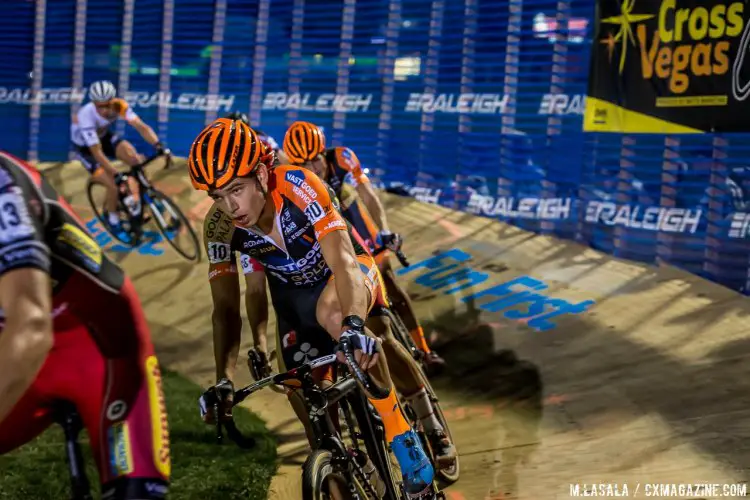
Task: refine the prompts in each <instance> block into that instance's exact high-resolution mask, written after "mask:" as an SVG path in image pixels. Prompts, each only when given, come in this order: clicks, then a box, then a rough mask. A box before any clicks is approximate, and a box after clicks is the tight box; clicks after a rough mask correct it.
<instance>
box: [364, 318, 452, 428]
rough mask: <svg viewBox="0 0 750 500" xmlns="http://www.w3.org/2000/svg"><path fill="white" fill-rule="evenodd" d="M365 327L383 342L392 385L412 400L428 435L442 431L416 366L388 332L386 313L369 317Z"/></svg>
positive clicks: (389, 322) (390, 331) (388, 322)
mask: <svg viewBox="0 0 750 500" xmlns="http://www.w3.org/2000/svg"><path fill="white" fill-rule="evenodd" d="M367 326H368V327H369V328H371V329H372V332H373V333H374V334H375V335H376V336H377V337H378V338H380V339H381V340H382V341H383V344H382V345H383V352H385V355H386V358H387V359H388V368H389V369H390V370H391V374H392V377H393V384H394V385H395V386H396V389H398V391H399V392H400V393H401V394H402V395H403V396H404V397H405V398H406V399H409V400H410V401H412V405H413V406H414V410H415V411H416V413H417V418H419V420H420V421H421V422H422V424H423V425H424V427H425V429H426V430H427V431H428V432H432V431H438V430H442V429H443V426H442V425H440V421H439V420H438V419H437V417H436V416H435V412H434V410H433V408H432V403H431V402H430V396H429V394H427V390H426V389H425V387H424V384H422V381H421V376H420V370H419V365H417V362H416V361H414V358H413V357H411V356H410V355H409V351H407V350H406V348H405V347H404V346H403V345H402V344H401V342H399V341H398V340H396V337H394V336H393V332H392V330H391V321H390V319H389V318H388V316H386V315H385V314H376V315H371V316H370V318H369V319H368V320H367Z"/></svg>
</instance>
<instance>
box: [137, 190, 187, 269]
mask: <svg viewBox="0 0 750 500" xmlns="http://www.w3.org/2000/svg"><path fill="white" fill-rule="evenodd" d="M144 200H145V201H146V204H147V205H148V208H149V210H150V211H151V215H153V217H154V222H155V223H156V227H157V228H158V229H159V232H160V233H161V234H162V236H164V239H165V240H167V242H169V244H170V245H171V246H172V248H174V249H175V250H176V251H177V253H179V254H180V255H182V256H183V257H185V258H186V259H187V260H191V261H196V262H197V261H199V260H200V259H201V246H200V243H199V242H198V236H197V235H196V234H195V231H194V230H193V226H191V225H190V221H189V220H188V218H187V217H185V214H183V213H182V210H180V207H178V206H177V205H176V204H175V203H174V202H173V201H172V200H171V199H170V198H168V197H167V196H166V195H165V194H163V193H161V192H159V191H157V190H156V189H151V190H150V191H149V193H148V195H147V196H144Z"/></svg>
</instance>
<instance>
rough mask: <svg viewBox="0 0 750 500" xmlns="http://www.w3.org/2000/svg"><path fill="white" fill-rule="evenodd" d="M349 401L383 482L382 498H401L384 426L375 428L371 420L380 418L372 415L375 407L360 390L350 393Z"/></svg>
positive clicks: (368, 452)
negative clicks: (383, 494)
mask: <svg viewBox="0 0 750 500" xmlns="http://www.w3.org/2000/svg"><path fill="white" fill-rule="evenodd" d="M349 403H350V408H351V409H352V410H353V411H354V416H355V418H356V420H357V425H358V426H359V430H360V432H361V434H362V441H364V443H365V449H366V450H367V455H368V456H369V457H370V460H371V461H372V462H373V464H374V465H375V468H376V469H377V471H378V474H380V478H381V479H382V480H383V482H384V483H385V488H386V491H385V496H383V500H401V498H402V496H401V493H400V492H401V486H400V482H398V481H396V479H395V478H394V477H393V476H394V474H393V467H392V462H391V459H390V452H389V451H388V450H389V448H390V447H389V445H388V443H387V442H386V440H385V432H384V428H383V427H382V425H381V426H380V428H378V429H376V426H375V424H374V422H373V421H374V419H375V418H377V419H378V420H380V417H379V416H378V417H375V415H373V413H374V412H375V409H374V407H372V405H370V403H369V401H368V400H367V398H366V397H365V395H364V394H363V393H362V392H361V391H357V392H356V393H355V394H354V395H352V396H351V399H350V401H349Z"/></svg>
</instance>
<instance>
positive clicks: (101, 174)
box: [92, 167, 120, 224]
mask: <svg viewBox="0 0 750 500" xmlns="http://www.w3.org/2000/svg"><path fill="white" fill-rule="evenodd" d="M92 180H93V181H94V182H97V183H99V184H101V185H102V186H104V188H105V189H106V190H107V200H106V202H105V203H104V206H105V207H106V209H107V213H109V223H110V224H117V223H118V222H119V220H120V219H119V217H118V215H117V184H115V178H114V176H112V175H110V173H109V172H107V171H106V170H104V169H103V168H102V167H99V168H97V169H96V171H95V172H94V173H93V174H92Z"/></svg>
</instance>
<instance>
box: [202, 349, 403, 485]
mask: <svg viewBox="0 0 750 500" xmlns="http://www.w3.org/2000/svg"><path fill="white" fill-rule="evenodd" d="M342 344H343V345H344V349H343V352H344V356H345V357H346V358H347V360H348V363H347V365H348V367H349V368H350V373H351V375H352V376H350V377H346V378H344V379H342V380H339V381H338V382H336V383H335V384H333V385H332V386H330V387H327V388H325V389H323V388H320V387H318V385H317V384H316V383H315V381H314V380H313V377H312V372H313V369H315V368H317V367H320V366H325V365H329V364H332V363H334V362H336V355H335V354H331V355H328V356H323V357H321V358H318V359H316V360H313V361H312V362H310V363H308V364H304V365H302V366H300V367H299V368H295V369H292V370H290V371H288V372H286V373H281V374H277V375H272V376H269V377H266V378H264V379H262V380H259V381H258V382H256V383H254V384H251V385H249V386H247V387H245V388H243V389H240V390H239V391H236V392H235V393H234V404H235V405H236V404H238V403H240V402H241V401H243V400H244V399H245V398H247V397H248V396H249V395H251V394H252V393H254V392H256V391H258V390H260V389H262V388H264V387H268V386H270V385H274V384H275V385H281V386H284V387H288V388H292V389H297V390H301V391H302V394H303V395H304V400H305V404H306V407H307V412H308V416H309V420H310V425H311V428H312V435H313V436H314V439H315V443H313V449H314V450H317V449H325V450H328V451H330V452H331V454H332V455H333V457H334V458H335V462H334V463H333V465H334V466H335V467H338V468H339V469H338V470H342V471H345V472H347V474H353V472H354V467H359V466H358V465H357V464H356V462H355V459H354V456H352V455H351V454H350V453H349V451H348V450H347V447H346V445H345V444H344V442H343V440H342V437H341V433H340V431H339V429H338V428H337V426H336V425H335V424H334V423H333V419H332V418H331V413H330V411H329V409H330V407H331V406H333V405H335V404H336V403H338V402H340V401H342V400H346V402H347V404H348V405H349V406H350V407H351V409H352V410H353V412H354V415H355V418H356V421H357V424H358V426H359V428H360V431H361V433H362V435H363V441H364V443H365V447H366V449H367V454H368V456H369V457H370V460H372V461H373V462H374V463H376V464H378V467H379V470H380V471H381V472H382V469H383V467H390V465H389V462H388V458H387V457H386V456H384V455H383V453H382V451H381V450H380V449H379V447H378V444H377V443H378V441H379V440H383V439H384V438H385V427H384V425H383V422H382V420H381V419H380V416H379V415H377V414H373V413H372V412H371V411H370V410H369V408H368V406H367V399H366V397H365V393H364V392H363V391H362V390H360V388H359V384H358V381H359V383H360V384H362V385H363V386H364V387H366V388H367V390H368V391H369V392H371V393H373V394H375V395H378V396H380V397H383V392H384V391H383V389H382V388H380V387H378V386H376V385H375V384H374V383H373V381H372V379H371V378H370V376H369V375H368V374H366V373H364V372H362V371H361V370H360V369H359V366H357V365H356V364H354V358H353V351H352V347H351V344H350V343H349V342H348V341H346V340H344V341H342ZM352 365H353V366H352ZM289 380H296V381H297V382H299V383H300V385H299V386H296V385H292V384H288V383H286V382H287V381H289ZM214 409H215V410H214V411H215V413H214V414H215V415H218V404H217V405H215V406H214ZM225 425H226V424H222V423H221V422H220V421H219V419H217V439H219V438H220V436H221V428H222V426H225ZM232 427H233V426H232ZM227 430H229V428H228V429H227ZM235 430H236V428H235ZM238 432H239V431H237V433H238ZM228 435H229V437H230V439H232V440H233V441H235V442H236V438H237V437H238V434H235V435H233V432H228ZM239 436H241V434H239ZM238 444H239V443H238ZM355 449H356V450H357V451H361V450H360V449H359V447H358V446H355ZM368 487H371V486H370V485H368ZM388 498H391V497H390V496H389V497H388ZM394 498H395V497H394Z"/></svg>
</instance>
